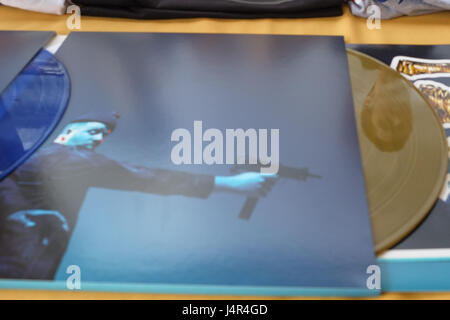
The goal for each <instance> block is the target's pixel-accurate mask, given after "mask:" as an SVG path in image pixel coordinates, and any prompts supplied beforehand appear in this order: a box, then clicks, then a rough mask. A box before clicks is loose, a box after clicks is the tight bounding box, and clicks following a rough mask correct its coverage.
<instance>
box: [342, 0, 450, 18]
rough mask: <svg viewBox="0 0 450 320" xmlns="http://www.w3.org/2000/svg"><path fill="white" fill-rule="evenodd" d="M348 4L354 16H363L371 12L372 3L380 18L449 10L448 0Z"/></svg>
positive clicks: (363, 0) (361, 0) (360, 0)
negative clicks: (377, 8)
mask: <svg viewBox="0 0 450 320" xmlns="http://www.w3.org/2000/svg"><path fill="white" fill-rule="evenodd" d="M348 4H349V6H350V9H351V10H352V13H353V14H354V15H355V16H358V17H363V18H367V17H369V16H371V15H372V14H373V12H372V11H371V10H370V9H371V8H370V7H371V6H373V5H376V6H378V7H379V8H380V12H381V19H391V18H395V17H398V16H403V15H408V16H415V15H421V14H428V13H433V12H437V11H442V10H450V0H350V1H349V2H348Z"/></svg>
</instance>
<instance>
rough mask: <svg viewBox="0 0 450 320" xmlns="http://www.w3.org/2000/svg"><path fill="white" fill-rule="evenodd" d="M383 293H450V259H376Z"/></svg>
mask: <svg viewBox="0 0 450 320" xmlns="http://www.w3.org/2000/svg"><path fill="white" fill-rule="evenodd" d="M377 261H378V265H379V266H380V268H381V287H382V289H383V291H397V292H418V291H450V258H414V259H378V260H377Z"/></svg>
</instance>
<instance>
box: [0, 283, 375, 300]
mask: <svg viewBox="0 0 450 320" xmlns="http://www.w3.org/2000/svg"><path fill="white" fill-rule="evenodd" d="M0 288H4V289H37V290H68V289H67V288H66V283H65V282H64V281H40V280H0ZM81 289H82V290H84V291H106V292H107V291H110V292H139V293H178V294H180V293H182V294H225V295H256V296H328V297H332V296H352V297H367V296H376V295H379V294H380V292H379V290H369V289H364V288H360V289H358V288H289V287H250V286H249V287H244V286H207V285H168V284H135V283H102V282H81ZM68 291H69V290H68Z"/></svg>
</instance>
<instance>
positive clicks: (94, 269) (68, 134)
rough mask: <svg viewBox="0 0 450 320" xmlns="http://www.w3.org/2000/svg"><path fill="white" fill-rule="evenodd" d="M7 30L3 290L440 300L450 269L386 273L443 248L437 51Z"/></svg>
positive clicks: (338, 41)
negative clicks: (427, 293)
mask: <svg viewBox="0 0 450 320" xmlns="http://www.w3.org/2000/svg"><path fill="white" fill-rule="evenodd" d="M24 35H25V34H23V33H22V32H7V33H0V41H2V39H3V38H5V39H6V38H8V39H10V40H8V41H11V39H14V40H16V41H17V43H19V42H21V43H22V44H21V45H22V48H20V47H18V48H16V49H14V52H18V53H19V52H20V53H21V54H20V55H19V54H14V55H11V54H9V55H4V54H5V53H4V52H1V53H0V62H1V64H2V66H3V65H6V64H9V65H10V66H14V67H13V68H12V69H11V70H13V72H10V75H8V76H5V80H3V79H2V81H3V82H4V83H5V86H4V88H2V91H1V95H0V128H1V129H0V130H2V133H1V136H0V279H1V280H0V287H2V288H37V289H60V290H68V289H70V290H75V289H82V290H100V291H134V292H159V293H212V294H240V295H315V296H317V295H333V296H335V295H344V296H369V295H378V294H379V293H380V292H381V290H392V289H396V290H407V289H411V290H417V289H430V290H437V289H449V290H450V283H448V282H447V283H446V284H445V282H442V281H439V282H436V281H434V282H433V280H432V279H431V278H432V277H433V276H434V277H435V279H437V278H436V277H440V276H442V275H443V274H440V273H439V272H436V270H437V269H439V268H441V270H444V265H445V264H446V263H447V267H448V263H450V255H448V256H447V257H449V261H446V260H445V259H444V261H441V260H442V257H443V256H442V255H440V256H439V257H440V258H439V259H441V260H439V261H441V262H439V263H438V267H436V268H435V269H434V271H433V276H432V275H431V271H430V274H429V275H428V276H429V277H430V279H428V280H426V281H427V282H426V285H425V286H422V287H421V288H417V287H416V285H415V284H411V281H410V279H411V277H416V276H417V273H415V272H416V271H417V270H413V269H411V272H409V273H406V274H401V275H399V273H402V272H403V271H401V270H400V269H398V268H411V261H418V260H417V259H419V258H418V257H421V256H420V255H419V256H418V255H417V254H418V252H419V253H420V252H422V254H423V255H424V256H428V257H431V255H433V258H430V259H435V258H436V257H437V256H436V257H435V256H434V254H438V253H442V252H444V253H445V252H446V251H445V248H450V241H449V239H450V237H448V236H447V235H446V233H445V232H444V231H445V230H446V228H447V227H448V226H450V217H449V216H448V214H447V212H448V213H450V212H449V211H446V208H447V207H446V200H447V197H448V194H449V193H450V192H449V191H447V190H448V187H447V185H446V184H445V183H444V182H446V181H448V180H446V175H447V168H448V146H447V141H446V140H447V139H446V136H445V132H444V129H443V126H442V123H443V124H444V127H445V123H446V122H447V121H448V122H450V113H449V112H450V111H449V110H450V109H449V96H450V93H449V92H450V90H449V87H448V85H450V83H448V82H446V79H448V76H449V74H450V73H449V72H450V71H449V66H450V64H449V60H445V58H446V57H449V56H450V49H449V48H450V47H448V46H447V47H446V46H434V47H418V48H417V47H414V46H390V47H386V46H356V45H354V46H349V48H347V50H346V47H345V44H344V41H343V38H342V37H317V36H270V35H218V34H216V35H211V34H210V35H207V34H195V35H194V34H145V33H139V34H134V33H85V32H83V33H72V34H70V35H69V36H68V37H61V36H56V37H54V38H53V39H52V40H51V41H50V42H49V43H46V41H47V40H48V39H49V38H50V35H43V34H40V33H31V34H27V36H28V37H30V39H28V40H26V41H23V39H24ZM45 36H46V37H47V38H45ZM2 37H3V38H2ZM25 44H27V46H25ZM413 53H415V55H413ZM419 53H420V54H419ZM2 55H4V56H2ZM377 59H378V60H377ZM380 60H381V61H384V63H383V62H381V61H380ZM386 63H388V64H391V66H392V68H390V67H389V66H388V65H387V64H386ZM352 93H353V94H352ZM444 184H445V185H446V187H445V188H444V189H442V186H443V185H444ZM438 198H439V200H438ZM430 212H431V213H430ZM413 249H414V250H413ZM417 249H426V250H424V251H421V250H417ZM437 249H439V250H437ZM438 251H439V252H438ZM410 253H412V255H410V256H408V257H407V255H408V254H410ZM400 256H401V257H402V258H399V257H400ZM411 259H412V260H411ZM420 259H422V258H420ZM420 259H419V260H420ZM436 259H437V258H436ZM433 261H434V260H433ZM400 262H401V263H400ZM429 262H430V260H426V259H425V260H423V259H422V260H420V262H419V263H422V264H421V265H420V267H422V270H428V269H427V268H429V267H430V263H429ZM424 265H426V267H425V268H424V267H423V266H424ZM430 268H431V267H430ZM423 276H425V275H424V274H422V277H423ZM405 281H408V283H409V285H410V287H409V288H404V287H402V283H404V282H405ZM424 281H425V280H424ZM438 284H439V286H440V287H438ZM445 286H447V287H445Z"/></svg>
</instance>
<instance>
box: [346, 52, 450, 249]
mask: <svg viewBox="0 0 450 320" xmlns="http://www.w3.org/2000/svg"><path fill="white" fill-rule="evenodd" d="M347 53H348V59H349V66H350V77H351V81H352V87H353V97H354V103H355V114H356V118H357V124H358V135H359V142H360V146H361V156H362V161H363V168H364V175H365V180H366V189H367V195H368V202H369V209H370V214H371V221H372V230H373V237H374V242H375V250H376V251H377V252H380V251H382V250H384V249H387V248H389V247H391V246H393V245H395V244H396V243H398V242H399V241H401V240H402V239H403V238H404V237H405V236H406V235H408V234H409V233H410V232H411V231H412V230H414V228H415V227H416V226H417V225H418V224H419V223H420V222H421V221H422V220H423V219H424V218H425V217H426V215H427V214H428V212H429V210H430V209H431V207H432V206H433V204H434V202H435V201H436V199H437V198H438V196H439V192H440V190H441V188H442V185H443V183H444V179H445V176H446V172H447V161H448V158H447V151H448V147H447V142H446V139H445V134H444V132H443V129H442V127H441V125H440V122H439V120H438V118H437V116H436V114H435V112H434V110H433V109H432V107H431V106H430V105H429V104H428V102H427V100H426V98H425V97H423V96H422V94H421V93H419V91H418V90H417V89H416V88H415V87H414V86H413V84H412V83H410V82H409V81H408V80H406V79H405V78H403V77H402V76H401V75H400V74H399V73H397V72H396V71H394V70H393V69H391V68H389V67H388V66H386V65H384V64H383V63H381V62H379V61H377V60H375V59H373V58H371V57H369V56H366V55H364V54H362V53H359V52H356V51H353V50H347Z"/></svg>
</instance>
